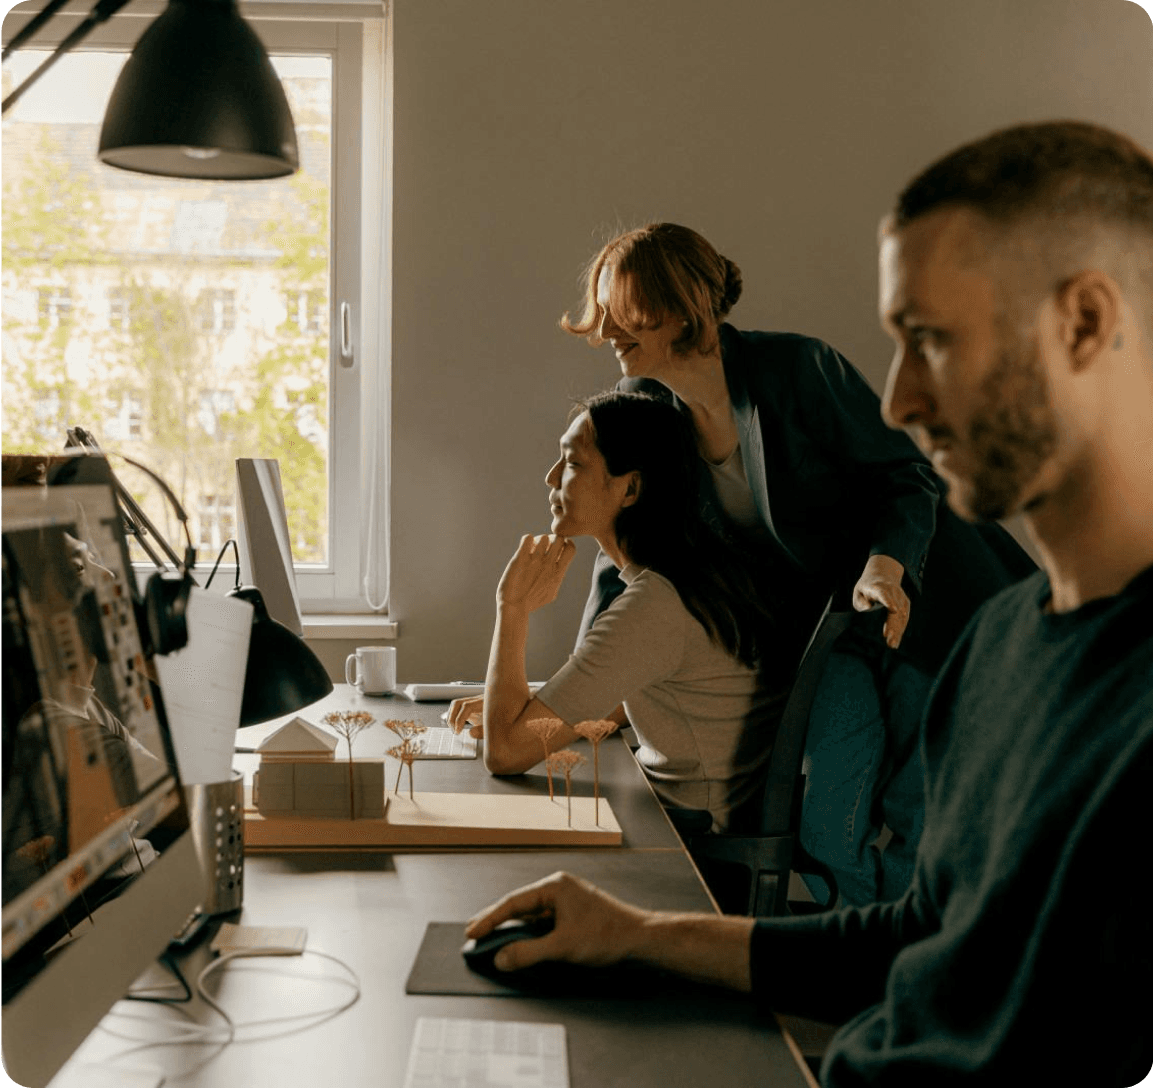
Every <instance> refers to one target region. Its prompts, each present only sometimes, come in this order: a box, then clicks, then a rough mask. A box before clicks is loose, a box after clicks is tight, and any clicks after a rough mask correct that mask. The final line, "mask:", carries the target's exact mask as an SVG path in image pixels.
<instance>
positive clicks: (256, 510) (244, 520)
mask: <svg viewBox="0 0 1153 1088" xmlns="http://www.w3.org/2000/svg"><path fill="white" fill-rule="evenodd" d="M236 499H237V504H236V505H237V510H238V512H239V517H238V519H237V538H238V544H239V549H238V550H239V552H240V580H241V581H242V582H243V583H244V584H245V585H252V586H256V588H257V589H259V590H260V595H261V596H262V597H263V598H264V606H265V607H266V608H267V609H268V614H269V615H270V616H271V617H272V618H273V619H274V620H276V621H277V623H282V624H284V626H285V627H287V628H288V629H289V630H290V631H291V632H292V633H293V634H294V635H303V634H304V625H303V624H302V623H301V619H300V598H299V596H298V595H297V592H296V571H295V569H294V568H293V563H292V545H291V541H290V539H289V535H288V512H287V510H286V509H285V506H284V492H283V490H282V489H281V486H280V462H279V461H277V460H276V458H274V457H238V458H237V459H236Z"/></svg>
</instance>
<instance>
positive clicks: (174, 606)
mask: <svg viewBox="0 0 1153 1088" xmlns="http://www.w3.org/2000/svg"><path fill="white" fill-rule="evenodd" d="M188 552H191V553H192V554H191V556H190V555H189V554H188ZM188 552H186V553H185V557H184V563H183V565H182V566H181V567H180V569H179V570H178V571H176V572H168V571H157V572H156V573H155V574H154V575H152V577H151V578H149V579H148V584H147V585H146V586H145V587H144V601H143V602H142V603H140V602H138V603H137V616H136V620H137V623H138V625H139V626H140V629H141V631H145V630H146V631H147V632H148V637H149V639H150V641H151V642H152V647H151V648H152V651H153V653H158V654H170V653H172V651H173V650H179V649H180V648H181V647H183V646H187V645H188V598H189V596H190V594H191V593H192V587H193V586H194V585H196V582H195V581H194V579H193V577H192V575H191V574H189V573H188V572H189V569H190V568H191V567H192V565H193V564H194V563H195V562H196V553H195V551H194V550H193V549H192V548H191V547H189V549H188ZM141 612H143V615H141V614H140V613H141ZM146 649H147V647H146Z"/></svg>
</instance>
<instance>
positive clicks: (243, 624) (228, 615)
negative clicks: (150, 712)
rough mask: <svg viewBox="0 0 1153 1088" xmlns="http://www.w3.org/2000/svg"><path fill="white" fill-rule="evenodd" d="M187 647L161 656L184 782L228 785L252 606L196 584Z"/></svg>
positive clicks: (190, 601)
mask: <svg viewBox="0 0 1153 1088" xmlns="http://www.w3.org/2000/svg"><path fill="white" fill-rule="evenodd" d="M187 616H188V645H187V646H185V647H184V649H182V650H177V651H176V652H175V653H171V654H168V655H167V656H164V657H161V656H157V658H156V667H157V671H158V672H159V674H160V689H161V691H162V692H163V695H164V708H165V710H166V711H167V713H168V726H169V729H170V730H171V732H172V745H173V747H174V748H175V749H176V762H177V765H178V766H179V768H180V781H181V782H182V783H184V785H186V786H189V785H193V784H195V783H208V782H224V781H226V780H227V779H228V777H229V776H230V775H231V773H232V753H233V748H234V746H235V744H236V730H237V727H238V726H239V725H240V704H241V700H242V698H243V696H244V674H245V671H246V669H247V666H248V640H249V637H250V636H251V634H252V605H250V604H249V603H248V602H247V601H241V600H238V599H237V598H235V597H221V596H219V595H217V594H215V593H205V592H204V590H202V589H200V588H199V587H198V586H193V588H192V595H191V596H190V597H189V598H188V613H187Z"/></svg>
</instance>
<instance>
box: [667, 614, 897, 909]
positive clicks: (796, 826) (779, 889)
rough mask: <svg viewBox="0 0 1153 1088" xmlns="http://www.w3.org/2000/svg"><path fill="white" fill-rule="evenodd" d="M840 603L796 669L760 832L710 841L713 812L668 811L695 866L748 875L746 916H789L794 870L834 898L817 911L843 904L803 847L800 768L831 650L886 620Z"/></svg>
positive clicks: (826, 872) (830, 880)
mask: <svg viewBox="0 0 1153 1088" xmlns="http://www.w3.org/2000/svg"><path fill="white" fill-rule="evenodd" d="M839 604H840V598H839V597H837V596H834V597H832V598H830V599H829V602H828V603H827V604H826V605H825V609H824V612H823V613H822V614H821V618H820V621H819V622H818V624H817V626H816V630H815V631H814V632H813V636H812V638H811V639H810V640H809V644H808V646H807V647H806V648H805V652H804V654H802V656H801V660H800V664H799V665H798V666H797V671H796V677H795V679H794V681H793V686H792V689H791V690H790V692H789V697H788V699H787V700H786V702H785V709H784V711H783V713H782V714H781V721H780V725H779V726H778V729H777V735H776V739H775V740H774V742H773V751H772V755H771V757H770V761H769V769H768V773H767V775H766V777H765V785H764V801H763V804H762V808H761V819H760V828H759V830H758V831H757V832H756V833H754V834H744V835H733V834H711V833H709V832H708V824H709V821H708V813H700V814H699V815H700V816H703V817H705V819H704V820H703V821H701V820H698V821H694V820H692V819H691V817H692V816H695V815H698V814H697V813H695V812H691V811H689V810H680V811H679V812H678V811H673V812H670V816H671V818H672V819H673V823H674V826H676V827H677V828H678V830H680V831H681V832H682V835H683V836H684V837H685V846H686V847H687V848H688V851H689V853H690V854H692V856H693V858H694V860H696V861H698V862H703V863H704V864H705V866H707V865H708V863H709V862H722V863H727V864H729V865H735V866H740V867H741V868H743V869H744V870H746V871H747V873H748V876H749V890H748V902H747V907H746V911H745V913H746V914H748V915H752V916H759V917H768V916H772V915H782V914H787V913H790V908H789V904H788V889H789V872H790V871H794V872H798V873H812V874H815V875H817V876H819V877H821V879H822V880H823V881H824V882H825V883H826V884H827V885H828V888H829V897H828V899H827V900H826V901H825V902H824V903H823V904H820V905H819V909H822V910H824V909H828V908H830V907H832V906H833V905H834V904H835V903H836V901H837V894H838V891H837V881H836V879H835V877H834V876H833V874H832V872H831V871H830V869H829V868H828V866H827V865H825V864H824V863H823V862H820V861H818V860H817V859H816V858H814V857H812V856H811V855H810V854H809V853H808V851H807V850H805V849H804V847H803V846H802V845H801V842H800V826H801V803H802V801H803V799H804V794H805V776H804V774H803V771H802V761H803V759H804V755H805V736H806V734H807V733H808V729H809V709H810V707H811V706H812V703H813V698H814V696H815V695H816V692H817V687H818V685H819V683H820V679H821V674H822V672H823V671H824V668H825V662H826V660H827V659H828V656H829V651H830V650H831V649H832V647H833V644H834V643H835V642H836V641H837V639H838V638H840V637H841V635H843V634H844V633H845V632H846V631H847V630H848V629H849V628H850V627H851V626H857V627H858V628H859V627H861V626H864V625H866V624H870V623H877V622H878V620H877V619H876V618H875V617H876V616H878V615H880V616H883V615H884V611H885V610H884V609H882V608H880V607H877V608H874V609H872V610H871V611H869V612H855V611H853V609H852V606H851V604H850V605H849V606H848V607H840V606H839ZM835 606H837V607H835ZM882 622H883V621H882ZM686 817H688V819H686ZM694 824H695V828H694Z"/></svg>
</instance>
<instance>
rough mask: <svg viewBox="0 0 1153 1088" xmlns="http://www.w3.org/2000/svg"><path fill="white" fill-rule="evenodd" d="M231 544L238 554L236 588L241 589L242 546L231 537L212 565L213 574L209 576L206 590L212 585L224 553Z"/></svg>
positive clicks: (205, 585) (205, 584) (205, 586)
mask: <svg viewBox="0 0 1153 1088" xmlns="http://www.w3.org/2000/svg"><path fill="white" fill-rule="evenodd" d="M229 544H231V545H232V550H233V551H234V552H235V553H236V586H235V587H234V588H236V589H239V588H240V546H239V545H238V544H237V543H236V541H235V540H233V539H232V537H229V538H228V539H227V540H226V541H225V542H224V545H223V547H221V549H220V554H219V555H218V556H217V557H216V562H215V563H213V564H212V573H211V574H210V575H209V576H208V581H207V582H205V583H204V588H205V589H207V588H208V587H209V586H210V585H212V579H213V578H215V577H216V568H217V567H219V566H220V560H222V559H223V558H224V553H225V552H226V551H228V545H229Z"/></svg>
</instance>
